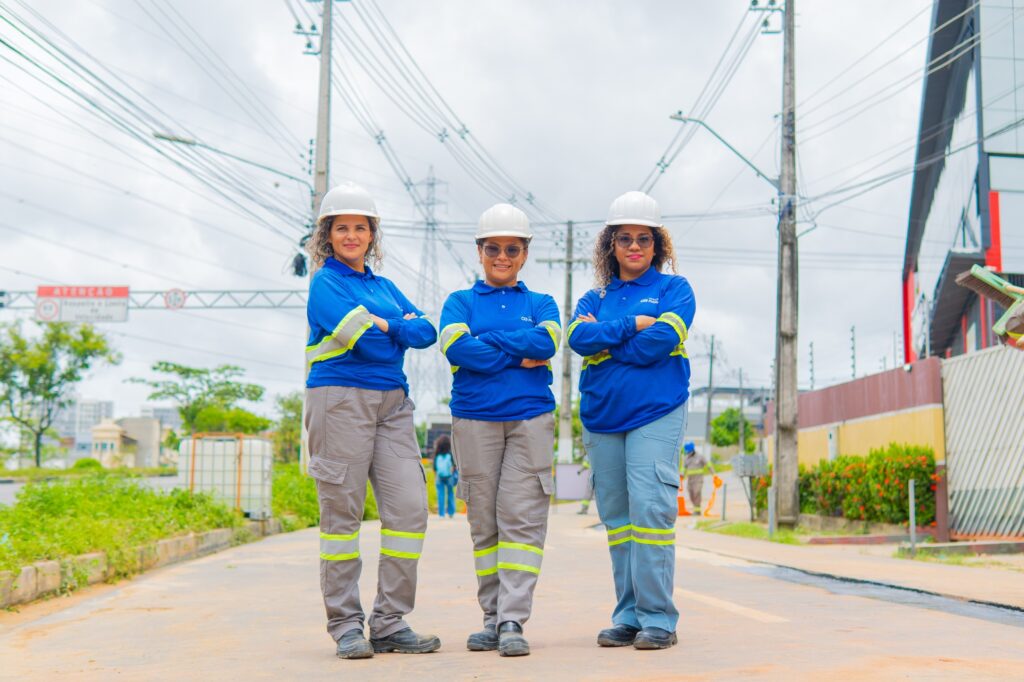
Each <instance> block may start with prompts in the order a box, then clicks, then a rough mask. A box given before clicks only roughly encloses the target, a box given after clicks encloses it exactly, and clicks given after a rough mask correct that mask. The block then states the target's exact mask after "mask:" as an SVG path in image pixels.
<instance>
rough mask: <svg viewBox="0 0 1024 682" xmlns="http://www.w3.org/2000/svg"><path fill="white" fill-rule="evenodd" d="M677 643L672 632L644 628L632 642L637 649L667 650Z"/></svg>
mask: <svg viewBox="0 0 1024 682" xmlns="http://www.w3.org/2000/svg"><path fill="white" fill-rule="evenodd" d="M678 641H679V639H678V638H677V637H676V633H674V632H669V631H668V630H662V629H661V628H644V629H643V630H641V631H640V632H639V633H638V634H637V636H636V639H634V640H633V646H634V647H636V648H637V649H667V648H669V647H670V646H672V645H673V644H675V643H676V642H678Z"/></svg>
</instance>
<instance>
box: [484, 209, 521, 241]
mask: <svg viewBox="0 0 1024 682" xmlns="http://www.w3.org/2000/svg"><path fill="white" fill-rule="evenodd" d="M484 237H520V238H522V239H533V235H532V234H530V219H529V218H528V217H526V214H525V213H523V212H522V211H521V210H519V209H518V208H516V207H515V206H513V205H512V204H495V205H494V206H491V207H490V208H489V209H487V210H486V211H484V212H483V215H481V216H480V222H479V223H478V224H477V228H476V238H477V239H483V238H484Z"/></svg>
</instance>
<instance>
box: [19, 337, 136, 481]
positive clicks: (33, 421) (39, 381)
mask: <svg viewBox="0 0 1024 682" xmlns="http://www.w3.org/2000/svg"><path fill="white" fill-rule="evenodd" d="M42 328H43V333H42V336H40V337H38V338H30V337H29V336H26V335H25V334H23V333H22V330H21V324H20V323H18V322H15V323H13V324H0V423H3V422H7V423H9V424H14V425H15V426H16V427H17V428H18V429H19V430H20V431H21V432H22V433H24V434H26V435H27V436H28V437H29V438H30V439H31V440H32V447H33V452H34V453H35V460H36V466H37V467H38V466H41V465H42V463H43V436H44V435H46V433H47V431H48V430H49V429H50V427H51V426H53V421H54V419H56V417H57V413H58V412H59V411H60V409H61V408H63V407H66V406H67V405H68V404H70V402H71V398H70V396H71V392H72V390H73V389H74V387H75V384H77V383H78V382H79V381H81V380H82V377H83V376H84V374H85V373H86V372H87V371H88V370H89V369H90V368H91V367H92V366H93V365H94V364H98V363H104V362H105V363H109V364H117V363H118V362H120V356H118V354H117V353H115V352H114V350H113V349H112V348H111V347H110V344H109V343H108V342H107V338H106V337H105V336H103V334H101V333H99V332H98V331H96V329H95V328H94V327H93V326H92V325H88V324H83V325H78V326H75V325H72V324H69V323H66V322H53V323H48V324H44V325H42Z"/></svg>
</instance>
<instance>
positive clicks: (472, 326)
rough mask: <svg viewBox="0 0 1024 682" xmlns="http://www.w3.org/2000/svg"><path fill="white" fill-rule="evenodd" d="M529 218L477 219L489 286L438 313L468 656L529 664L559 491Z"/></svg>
mask: <svg viewBox="0 0 1024 682" xmlns="http://www.w3.org/2000/svg"><path fill="white" fill-rule="evenodd" d="M531 238H532V235H531V234H530V225H529V220H528V219H527V217H526V214H525V213H523V212H522V211H521V210H519V209H518V208H515V207H514V206H511V205H509V204H497V205H495V206H492V207H491V208H489V209H488V210H487V211H485V212H484V214H483V215H482V216H480V222H479V227H478V230H477V234H476V243H477V251H478V254H479V257H480V263H481V264H482V265H483V269H484V280H483V281H477V283H476V284H474V285H473V287H472V288H470V289H466V290H463V291H456V292H455V293H453V294H452V295H451V296H449V297H448V300H447V301H445V304H444V308H443V310H442V311H441V335H440V337H441V352H442V353H444V355H445V357H446V358H447V359H448V362H450V363H451V366H452V373H453V374H452V400H451V411H452V440H453V444H454V452H455V461H456V462H457V463H458V468H459V483H458V487H457V490H458V496H459V498H460V499H462V500H465V502H466V505H467V516H468V518H469V527H470V535H471V536H472V539H473V549H474V550H475V551H474V552H473V556H474V558H475V565H476V575H477V600H478V601H479V602H480V607H481V609H483V622H484V629H483V630H482V631H481V632H477V633H474V634H472V635H470V636H469V639H468V640H467V642H466V646H467V648H469V649H470V650H471V651H493V650H494V649H497V650H498V652H499V653H500V654H501V655H502V656H523V655H526V654H529V653H530V647H529V644H528V642H527V641H526V638H525V637H524V636H523V624H524V623H526V621H527V619H529V617H530V612H531V609H532V605H533V590H534V587H535V586H536V584H537V578H538V576H539V574H540V566H541V559H542V558H543V556H544V538H545V536H546V534H547V523H548V506H549V504H550V501H549V496H550V495H551V492H552V489H553V486H552V478H551V465H552V461H553V460H554V426H555V422H554V417H553V414H552V413H553V411H554V409H555V397H554V395H552V393H551V379H552V373H551V365H550V358H551V357H552V356H554V354H555V352H556V351H557V349H558V346H559V343H560V341H561V334H562V328H561V325H560V324H559V321H558V320H559V318H558V306H557V305H555V301H554V299H552V298H551V297H550V296H548V295H547V294H538V293H534V292H532V291H530V290H529V289H527V288H526V285H525V284H523V283H522V282H521V281H519V279H518V278H519V271H520V270H521V269H522V267H523V264H524V263H526V258H527V252H528V248H529V244H530V239H531Z"/></svg>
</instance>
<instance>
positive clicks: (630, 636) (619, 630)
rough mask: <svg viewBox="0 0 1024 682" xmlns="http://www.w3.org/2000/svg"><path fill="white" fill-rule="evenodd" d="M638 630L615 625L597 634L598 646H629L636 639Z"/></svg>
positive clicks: (627, 626) (629, 626)
mask: <svg viewBox="0 0 1024 682" xmlns="http://www.w3.org/2000/svg"><path fill="white" fill-rule="evenodd" d="M638 632H640V628H635V627H633V626H632V625H616V626H614V627H610V628H605V629H604V630H601V632H599V633H597V645H598V646H629V645H630V644H632V643H633V640H634V639H636V633H638Z"/></svg>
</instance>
